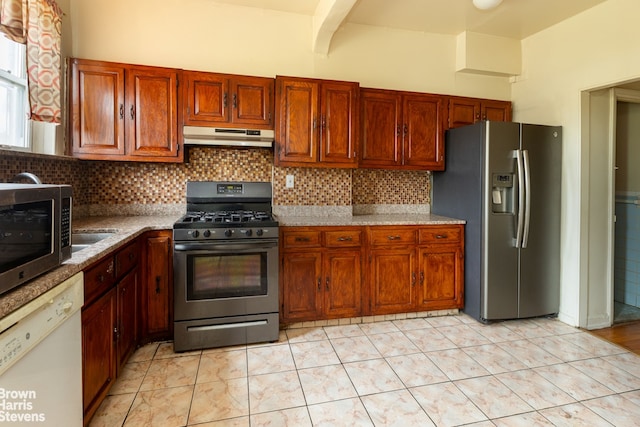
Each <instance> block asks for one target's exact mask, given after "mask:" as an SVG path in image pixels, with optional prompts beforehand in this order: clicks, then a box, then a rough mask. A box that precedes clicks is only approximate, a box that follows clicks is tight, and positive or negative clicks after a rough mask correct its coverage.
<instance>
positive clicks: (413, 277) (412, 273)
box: [411, 271, 416, 286]
mask: <svg viewBox="0 0 640 427" xmlns="http://www.w3.org/2000/svg"><path fill="white" fill-rule="evenodd" d="M415 285H416V272H415V271H412V272H411V286H415Z"/></svg>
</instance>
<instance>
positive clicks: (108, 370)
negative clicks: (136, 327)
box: [82, 288, 116, 425]
mask: <svg viewBox="0 0 640 427" xmlns="http://www.w3.org/2000/svg"><path fill="white" fill-rule="evenodd" d="M115 325H116V290H115V289H114V288H112V289H111V290H110V291H108V292H107V293H106V294H104V295H103V296H102V297H100V299H98V300H97V301H95V302H94V303H92V304H91V305H90V306H88V307H86V308H83V310H82V396H83V409H84V419H85V425H86V424H88V423H89V420H90V419H91V417H92V416H93V414H94V413H95V411H96V410H97V409H98V406H100V403H102V400H103V399H104V398H105V397H106V395H107V393H108V392H109V389H110V388H111V385H112V384H113V382H114V381H115V378H116V357H115V354H116V342H115V339H114V334H113V330H114V328H115Z"/></svg>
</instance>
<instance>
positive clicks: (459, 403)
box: [91, 314, 640, 427]
mask: <svg viewBox="0 0 640 427" xmlns="http://www.w3.org/2000/svg"><path fill="white" fill-rule="evenodd" d="M123 425H124V426H127V427H128V426H154V427H155V426H195V425H198V426H201V427H212V426H243V427H244V426H252V427H253V426H296V427H297V426H312V425H313V426H332V427H333V426H402V427H406V426H433V425H436V426H458V425H465V426H478V427H480V426H483V427H484V426H494V425H495V426H527V427H530V426H571V427H574V426H589V427H593V426H611V425H615V426H638V425H640V356H637V355H635V354H633V353H629V352H628V351H626V350H624V349H623V348H621V347H618V346H615V345H613V344H610V343H608V342H606V341H603V340H601V339H599V338H597V337H594V336H593V335H591V334H589V333H587V332H584V331H581V330H579V329H575V328H572V327H569V326H567V325H565V324H563V323H561V322H559V321H557V320H553V319H535V320H522V321H509V322H502V323H496V324H492V325H489V326H486V325H482V324H480V323H478V322H476V321H475V320H473V319H471V318H470V317H468V316H466V315H463V314H462V315H457V316H445V317H431V318H414V319H406V320H396V321H382V322H377V323H363V324H352V325H345V326H327V327H315V328H302V329H289V330H286V331H281V333H280V340H279V341H278V342H277V343H270V344H266V345H249V346H236V347H230V348H223V349H211V350H204V351H194V352H187V353H181V354H175V353H173V347H172V343H154V344H149V345H147V346H144V347H142V348H140V349H139V350H138V351H137V352H136V353H135V354H134V355H133V357H132V358H131V360H130V362H129V363H128V364H127V366H126V369H125V371H124V374H123V375H122V376H121V377H120V378H119V379H118V380H117V381H116V383H115V384H114V386H113V387H112V390H111V392H110V395H109V396H108V397H107V399H106V400H105V401H104V403H103V404H102V406H101V407H100V409H99V410H98V412H97V413H96V416H95V417H94V419H93V420H92V423H91V426H93V427H95V426H123Z"/></svg>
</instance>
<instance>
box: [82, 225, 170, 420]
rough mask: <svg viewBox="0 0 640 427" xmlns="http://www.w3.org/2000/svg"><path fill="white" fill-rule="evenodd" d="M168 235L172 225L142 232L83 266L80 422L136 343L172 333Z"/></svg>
mask: <svg viewBox="0 0 640 427" xmlns="http://www.w3.org/2000/svg"><path fill="white" fill-rule="evenodd" d="M171 236H172V231H171V230H161V231H150V232H147V233H146V234H144V235H142V236H141V237H139V238H138V239H136V240H134V241H133V242H131V243H129V244H127V245H126V246H124V247H123V248H121V249H118V250H117V251H115V252H114V253H112V254H109V255H107V256H105V257H104V258H102V259H101V260H99V261H97V262H96V263H94V264H93V265H91V266H90V267H89V268H87V269H85V271H84V272H85V280H84V295H85V304H84V306H83V308H82V383H83V409H84V424H85V425H87V424H89V422H90V421H91V418H92V417H93V415H94V414H95V412H96V410H97V409H98V407H99V406H100V403H102V401H103V400H104V398H105V397H106V396H107V394H108V392H109V389H110V388H111V385H112V384H113V383H114V382H115V379H116V378H117V377H118V376H119V375H120V374H121V373H122V369H123V368H124V365H125V364H126V363H127V360H128V359H129V357H130V356H131V355H132V354H133V353H134V351H135V350H136V348H137V347H138V345H140V344H141V343H143V342H148V341H152V340H155V339H171V337H172V333H173V328H172V326H173V321H172V313H171V310H170V308H171V306H172V304H171V303H172V301H173V286H172V284H173V268H172V266H173V259H172V255H173V254H172V241H171Z"/></svg>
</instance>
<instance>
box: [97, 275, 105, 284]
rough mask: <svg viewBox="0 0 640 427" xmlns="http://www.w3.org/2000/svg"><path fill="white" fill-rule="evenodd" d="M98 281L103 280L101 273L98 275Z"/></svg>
mask: <svg viewBox="0 0 640 427" xmlns="http://www.w3.org/2000/svg"><path fill="white" fill-rule="evenodd" d="M98 282H100V283H102V282H104V276H103V275H102V274H100V275H99V276H98Z"/></svg>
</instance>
